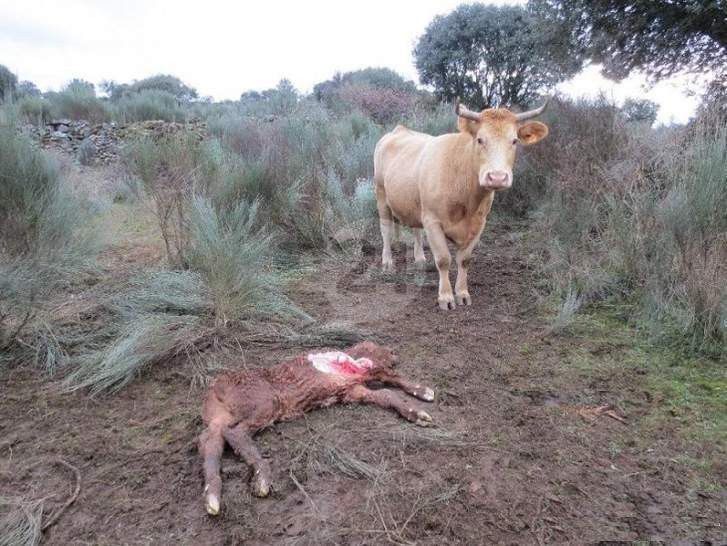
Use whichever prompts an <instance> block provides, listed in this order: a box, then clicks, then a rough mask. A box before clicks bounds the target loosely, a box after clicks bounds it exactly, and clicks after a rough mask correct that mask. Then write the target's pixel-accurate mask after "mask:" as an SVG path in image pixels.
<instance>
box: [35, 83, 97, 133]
mask: <svg viewBox="0 0 727 546" xmlns="http://www.w3.org/2000/svg"><path fill="white" fill-rule="evenodd" d="M46 97H47V98H48V100H49V101H50V103H51V112H52V114H53V117H56V118H70V119H75V120H86V121H89V122H91V123H100V122H103V121H108V120H109V119H110V117H111V116H110V108H109V106H108V104H107V103H106V102H104V101H102V100H101V99H99V98H98V97H97V96H96V92H95V90H94V87H93V85H92V84H88V83H86V82H82V81H79V80H74V81H72V82H71V83H69V84H68V85H67V86H66V87H65V88H64V89H63V90H61V91H60V92H58V93H47V94H46Z"/></svg>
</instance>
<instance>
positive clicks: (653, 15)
mask: <svg viewBox="0 0 727 546" xmlns="http://www.w3.org/2000/svg"><path fill="white" fill-rule="evenodd" d="M528 6H529V8H530V9H531V10H532V11H533V12H534V13H536V14H538V15H539V16H541V17H543V18H544V19H545V20H546V21H547V22H548V24H550V25H551V26H552V27H553V28H557V29H559V31H560V32H562V33H563V34H564V35H566V34H567V35H569V36H570V39H571V40H572V41H573V42H575V43H577V44H578V47H579V50H580V51H581V52H582V53H585V54H586V55H587V56H588V58H590V59H591V60H592V61H594V62H597V63H603V73H604V75H606V76H607V77H610V78H614V79H616V80H620V79H622V78H625V77H626V76H628V74H629V73H630V72H631V71H632V70H642V71H644V72H646V73H647V74H649V75H651V76H652V77H653V78H655V79H660V78H665V77H668V76H670V75H672V74H674V73H677V72H681V71H687V72H701V71H715V72H724V71H725V67H726V66H727V2H725V0H530V2H529V4H528Z"/></svg>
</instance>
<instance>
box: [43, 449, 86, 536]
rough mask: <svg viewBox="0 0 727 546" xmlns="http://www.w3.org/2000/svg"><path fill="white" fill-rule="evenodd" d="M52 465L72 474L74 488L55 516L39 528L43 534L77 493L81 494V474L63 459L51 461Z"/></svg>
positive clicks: (73, 499)
mask: <svg viewBox="0 0 727 546" xmlns="http://www.w3.org/2000/svg"><path fill="white" fill-rule="evenodd" d="M51 462H52V463H55V464H58V465H61V466H64V467H66V468H67V469H68V470H70V471H71V472H72V473H73V476H74V477H75V484H76V485H75V487H74V488H73V493H72V494H71V496H70V497H68V500H66V502H65V503H63V506H61V507H60V508H59V509H58V510H56V512H55V514H53V515H52V516H51V517H50V518H49V519H48V521H46V522H45V523H44V524H43V526H42V527H41V528H40V530H41V532H45V530H46V529H48V528H49V527H50V526H51V525H54V524H55V523H56V522H57V521H58V518H60V517H61V515H63V512H65V511H66V510H67V509H68V507H69V506H71V504H73V503H74V502H76V499H77V498H78V495H79V493H80V492H81V473H80V472H79V470H78V469H77V468H76V467H75V466H73V465H72V464H71V463H68V462H66V461H64V460H63V459H53V461H51ZM39 464H40V463H36V464H35V465H33V466H38V465H39Z"/></svg>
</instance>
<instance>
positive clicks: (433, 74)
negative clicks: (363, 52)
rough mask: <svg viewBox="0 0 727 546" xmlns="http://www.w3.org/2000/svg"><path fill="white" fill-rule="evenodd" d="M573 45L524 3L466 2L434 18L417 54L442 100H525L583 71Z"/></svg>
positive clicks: (427, 81) (476, 104) (422, 70)
mask: <svg viewBox="0 0 727 546" xmlns="http://www.w3.org/2000/svg"><path fill="white" fill-rule="evenodd" d="M573 45H574V44H573V43H571V41H570V35H567V34H566V35H563V34H559V33H557V32H555V31H554V30H553V29H552V28H551V27H548V26H546V25H542V24H541V22H540V21H539V20H538V18H537V17H535V16H534V15H533V14H531V13H530V12H528V11H527V10H525V9H524V8H522V7H517V6H486V5H482V4H471V5H467V4H465V5H461V6H459V7H457V8H456V9H455V10H454V11H453V12H451V13H450V14H448V15H445V16H438V17H435V18H434V20H433V21H432V22H431V23H430V24H429V26H428V27H427V29H426V31H425V32H424V35H423V36H422V37H421V38H420V39H419V42H418V43H417V45H416V47H415V48H414V58H415V61H416V67H417V70H418V71H419V78H420V80H421V82H422V83H424V84H428V85H432V86H434V89H435V91H436V93H437V94H438V95H439V97H440V98H442V99H446V100H451V99H454V98H455V97H460V98H462V99H463V100H464V101H466V102H467V104H468V105H470V106H471V107H475V108H479V107H482V106H489V105H497V104H503V105H513V104H517V105H526V104H527V103H530V102H532V101H533V100H534V99H535V98H536V97H537V95H538V94H539V93H540V92H542V91H543V90H545V89H548V88H550V87H552V86H553V85H555V84H556V83H558V82H560V81H562V80H565V79H567V78H568V77H570V76H571V75H573V74H575V73H576V72H577V71H578V70H580V68H581V65H582V62H581V57H580V55H578V54H577V51H575V49H574V47H573Z"/></svg>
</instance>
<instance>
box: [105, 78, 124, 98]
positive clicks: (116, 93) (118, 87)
mask: <svg viewBox="0 0 727 546" xmlns="http://www.w3.org/2000/svg"><path fill="white" fill-rule="evenodd" d="M99 87H101V91H103V92H104V93H106V94H107V95H108V97H109V98H110V99H111V100H112V101H117V100H119V99H120V98H121V97H123V96H124V95H126V94H128V93H129V84H128V83H118V82H115V81H113V80H103V81H102V82H101V84H100V85H99Z"/></svg>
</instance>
